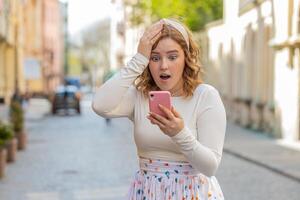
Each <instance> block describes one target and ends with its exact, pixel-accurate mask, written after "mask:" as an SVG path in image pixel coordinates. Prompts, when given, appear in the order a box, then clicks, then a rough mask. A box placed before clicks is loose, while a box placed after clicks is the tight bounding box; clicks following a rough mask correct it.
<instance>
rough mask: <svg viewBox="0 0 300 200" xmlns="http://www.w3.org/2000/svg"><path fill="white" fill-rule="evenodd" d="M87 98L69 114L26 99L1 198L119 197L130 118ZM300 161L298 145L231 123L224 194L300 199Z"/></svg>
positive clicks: (131, 156) (130, 158) (131, 166)
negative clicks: (23, 129) (103, 112)
mask: <svg viewBox="0 0 300 200" xmlns="http://www.w3.org/2000/svg"><path fill="white" fill-rule="evenodd" d="M90 100H91V95H86V97H85V98H84V100H83V101H82V108H83V111H82V115H77V114H76V113H75V112H74V114H72V113H70V114H69V115H67V116H65V115H64V114H63V113H62V114H61V115H56V116H52V115H50V114H49V105H48V104H47V102H46V101H44V100H38V99H33V100H32V101H30V103H29V106H28V108H27V110H28V113H27V115H26V118H27V131H28V134H29V142H28V149H27V150H26V151H23V152H20V153H19V154H18V162H16V163H13V164H11V165H10V166H9V168H7V173H6V176H5V177H4V178H3V180H1V182H0V199H3V200H94V199H98V200H121V199H123V198H124V196H125V195H126V193H127V190H128V187H129V183H130V180H131V178H132V176H133V174H134V172H135V171H136V170H137V157H136V150H135V146H134V143H133V138H132V126H131V124H130V122H129V120H127V119H113V120H111V121H110V122H108V123H106V121H105V119H103V118H101V117H98V116H97V115H96V114H94V113H93V111H92V110H91V107H90ZM33 111H35V112H33ZM264 147H265V148H264ZM261 151H263V152H261ZM267 158H269V159H273V160H272V162H270V161H268V159H267ZM299 162H300V151H297V150H291V149H287V148H285V147H281V146H279V145H278V144H276V143H275V141H274V140H272V139H270V138H268V137H266V136H264V135H261V134H259V133H257V132H251V131H249V130H245V129H243V128H240V127H237V126H236V125H233V124H231V123H228V129H227V136H226V145H225V152H224V154H223V159H222V163H221V166H220V168H219V171H218V173H217V175H216V176H217V178H218V180H219V182H220V185H221V186H222V188H223V192H224V195H225V197H226V199H228V200H253V199H255V200H260V199H272V200H283V199H289V200H299V196H300V190H299V188H300V176H299V170H297V169H299V168H298V166H299ZM280 163H282V165H283V168H280V166H278V164H280ZM266 166H269V168H268V167H266ZM273 168H274V169H275V168H276V169H278V171H276V170H275V171H274V169H273ZM281 172H284V173H287V174H290V175H291V177H289V176H286V175H284V174H282V173H281Z"/></svg>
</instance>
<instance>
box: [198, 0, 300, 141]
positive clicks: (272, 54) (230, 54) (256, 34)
mask: <svg viewBox="0 0 300 200" xmlns="http://www.w3.org/2000/svg"><path fill="white" fill-rule="evenodd" d="M223 2H224V16H223V19H222V20H220V21H216V22H213V23H210V24H208V25H207V27H206V30H205V32H203V33H201V46H202V49H203V51H204V52H203V53H204V58H203V60H204V65H205V66H206V73H207V75H206V80H207V82H209V83H211V84H213V85H215V86H216V87H217V88H218V89H219V91H220V93H221V94H222V96H223V100H224V103H225V106H226V108H227V113H228V118H229V119H230V120H232V121H234V122H236V123H239V124H241V125H242V126H245V127H249V128H253V129H256V130H263V131H265V132H268V133H270V134H272V135H273V136H275V137H278V138H282V139H284V140H285V141H287V142H290V143H294V142H299V139H300V137H299V126H300V125H299V124H300V123H299V122H300V120H299V111H300V108H299V102H300V98H299V79H300V73H299V64H300V63H299V58H300V57H299V56H300V55H299V48H298V47H299V44H300V43H299V41H300V40H299V30H300V26H299V20H300V19H299V17H300V12H299V11H300V5H299V0H285V1H282V0H272V1H271V0H224V1H223Z"/></svg>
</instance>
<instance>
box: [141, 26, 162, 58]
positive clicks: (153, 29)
mask: <svg viewBox="0 0 300 200" xmlns="http://www.w3.org/2000/svg"><path fill="white" fill-rule="evenodd" d="M163 24H164V22H163V20H160V21H158V22H156V23H155V24H152V25H151V26H150V27H149V28H148V29H147V30H146V31H145V32H144V34H143V36H142V37H141V38H140V42H139V45H138V53H140V54H142V55H144V56H146V57H147V58H150V54H151V50H152V46H153V44H154V43H155V42H156V40H157V39H158V38H159V36H160V35H161V30H162V28H163Z"/></svg>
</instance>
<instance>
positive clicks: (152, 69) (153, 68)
mask: <svg viewBox="0 0 300 200" xmlns="http://www.w3.org/2000/svg"><path fill="white" fill-rule="evenodd" d="M149 71H150V74H151V76H152V77H153V78H154V79H155V78H156V76H157V74H158V72H157V66H156V65H149Z"/></svg>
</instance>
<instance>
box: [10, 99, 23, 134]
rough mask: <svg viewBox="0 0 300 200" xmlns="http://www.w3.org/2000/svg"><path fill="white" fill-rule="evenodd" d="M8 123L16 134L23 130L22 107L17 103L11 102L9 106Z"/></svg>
mask: <svg viewBox="0 0 300 200" xmlns="http://www.w3.org/2000/svg"><path fill="white" fill-rule="evenodd" d="M10 122H11V124H12V125H13V129H14V131H15V132H16V133H19V132H20V131H22V130H23V128H24V112H23V108H22V105H21V104H20V103H19V102H18V101H12V102H11V104H10Z"/></svg>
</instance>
